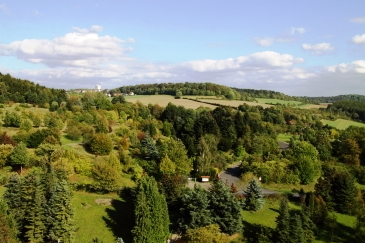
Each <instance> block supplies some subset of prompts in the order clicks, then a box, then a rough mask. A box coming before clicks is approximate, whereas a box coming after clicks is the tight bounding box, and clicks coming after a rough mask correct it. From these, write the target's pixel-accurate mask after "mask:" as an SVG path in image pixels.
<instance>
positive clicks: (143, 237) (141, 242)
mask: <svg viewBox="0 0 365 243" xmlns="http://www.w3.org/2000/svg"><path fill="white" fill-rule="evenodd" d="M134 213H135V219H136V221H135V222H136V223H135V226H134V228H133V231H132V234H133V242H134V243H161V242H165V241H166V239H167V237H168V235H169V224H170V220H169V215H168V211H167V204H166V200H165V197H164V196H163V195H162V194H160V193H159V192H158V187H157V183H156V181H155V180H154V179H153V178H152V177H149V176H144V177H142V178H141V179H140V181H139V182H138V185H137V188H136V198H135V209H134Z"/></svg>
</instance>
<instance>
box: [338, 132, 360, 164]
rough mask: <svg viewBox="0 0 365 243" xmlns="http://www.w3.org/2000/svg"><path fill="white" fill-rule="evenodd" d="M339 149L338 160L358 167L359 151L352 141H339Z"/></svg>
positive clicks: (356, 144)
mask: <svg viewBox="0 0 365 243" xmlns="http://www.w3.org/2000/svg"><path fill="white" fill-rule="evenodd" d="M340 148H341V151H340V152H339V158H340V160H341V161H342V162H344V163H346V164H349V165H360V154H361V149H360V147H359V145H358V143H357V142H356V141H355V140H354V139H350V138H349V139H346V140H345V141H341V147H340Z"/></svg>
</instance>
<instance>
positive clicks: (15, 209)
mask: <svg viewBox="0 0 365 243" xmlns="http://www.w3.org/2000/svg"><path fill="white" fill-rule="evenodd" d="M5 187H6V191H5V192H4V195H3V198H4V201H5V203H6V204H7V206H8V208H9V211H10V212H11V213H12V214H13V216H14V219H15V221H16V222H17V224H18V225H19V226H20V224H21V219H22V218H23V211H22V210H20V209H21V205H22V199H21V181H20V177H19V175H18V174H17V173H14V174H11V175H10V178H9V181H8V183H7V184H6V185H5Z"/></svg>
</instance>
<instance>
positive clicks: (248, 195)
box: [244, 179, 264, 211]
mask: <svg viewBox="0 0 365 243" xmlns="http://www.w3.org/2000/svg"><path fill="white" fill-rule="evenodd" d="M263 206H264V196H263V194H262V191H261V188H260V185H259V183H258V182H257V180H255V179H252V180H251V181H250V182H249V184H248V187H247V189H246V190H245V203H244V209H245V210H249V211H257V210H260V209H261V208H262V207H263Z"/></svg>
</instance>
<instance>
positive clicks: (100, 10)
mask: <svg viewBox="0 0 365 243" xmlns="http://www.w3.org/2000/svg"><path fill="white" fill-rule="evenodd" d="M0 72H1V73H3V74H6V73H9V74H10V75H12V76H13V77H17V78H22V79H27V80H30V81H32V82H35V83H39V84H40V85H44V86H47V87H53V88H63V89H73V88H89V89H92V88H94V87H95V85H101V87H102V89H112V88H117V87H120V86H125V85H135V84H147V83H169V82H171V83H176V82H211V83H217V84H222V85H226V86H229V87H237V88H248V89H266V90H274V91H279V92H283V93H285V94H288V95H297V96H332V95H339V94H362V95H365V1H363V0H347V1H344V0H337V1H330V0H306V1H304V0H298V1H293V0H275V1H273V0H255V1H252V0H251V1H247V0H226V1H222V0H219V1H218V0H155V1H152V0H143V1H142V0H134V1H132V0H118V1H110V0H104V1H96V0H73V1H69V0H63V1H49V0H32V1H24V0H22V1H20V0H0Z"/></svg>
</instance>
